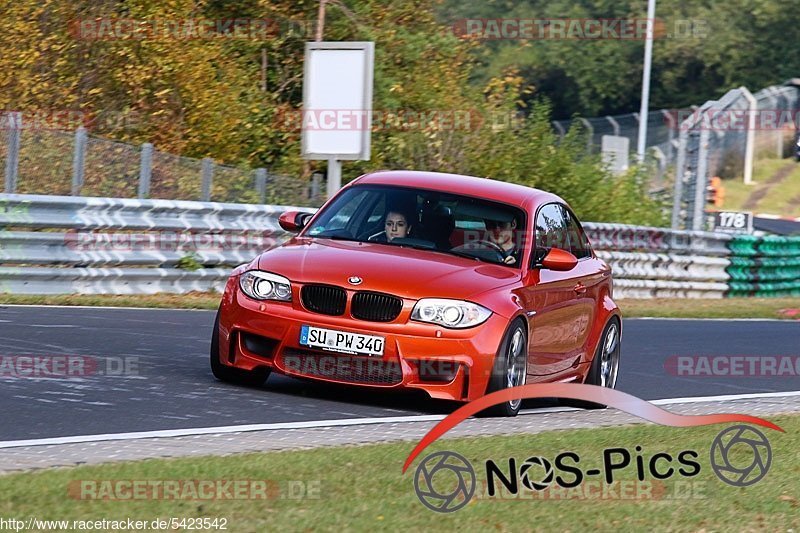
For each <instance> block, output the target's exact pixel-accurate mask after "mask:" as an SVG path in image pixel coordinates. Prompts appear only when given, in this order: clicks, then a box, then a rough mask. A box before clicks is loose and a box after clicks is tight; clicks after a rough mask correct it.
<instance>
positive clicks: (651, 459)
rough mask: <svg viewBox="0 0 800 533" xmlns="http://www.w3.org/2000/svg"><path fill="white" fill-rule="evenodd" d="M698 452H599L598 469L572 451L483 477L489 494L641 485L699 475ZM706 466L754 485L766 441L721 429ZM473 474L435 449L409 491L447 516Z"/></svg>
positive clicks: (494, 467)
mask: <svg viewBox="0 0 800 533" xmlns="http://www.w3.org/2000/svg"><path fill="white" fill-rule="evenodd" d="M698 458H699V454H698V453H697V452H696V451H694V450H683V451H681V452H679V453H676V454H670V453H666V452H658V453H655V454H644V453H643V451H642V447H640V446H636V447H635V452H631V451H630V450H628V449H626V448H607V449H605V450H603V455H602V461H601V463H602V467H601V468H582V465H581V458H580V457H579V456H578V454H576V453H575V452H562V453H560V454H558V455H557V456H556V457H555V459H554V460H550V459H548V458H546V457H541V456H534V457H529V458H527V459H526V460H525V461H522V462H517V461H516V460H515V459H514V458H510V459H508V462H507V463H501V464H498V463H495V462H494V461H492V460H487V461H486V462H485V475H486V482H487V485H488V494H489V496H494V495H495V493H496V489H497V488H503V489H505V490H506V491H509V492H511V493H513V494H517V493H518V492H519V491H521V490H529V491H544V490H548V489H549V488H551V487H555V486H557V487H560V488H562V489H572V488H575V487H577V486H579V485H580V484H581V483H583V482H584V481H585V480H587V479H590V478H591V477H592V476H598V478H600V479H602V480H603V481H604V482H605V483H606V484H608V485H611V484H612V483H614V481H615V479H614V477H615V473H616V472H619V471H624V470H626V469H629V468H630V469H632V470H635V471H636V476H637V478H638V479H639V480H640V481H644V480H645V479H646V478H648V477H652V478H654V479H659V480H663V479H667V478H669V477H672V476H682V477H693V476H696V475H698V474H699V473H700V470H701V466H700V463H699V462H697V461H696V459H698ZM710 460H711V468H712V470H713V471H714V473H715V474H716V476H717V477H718V478H719V479H720V480H722V481H723V482H725V483H727V484H729V485H733V486H735V487H747V486H750V485H753V484H755V483H758V482H759V481H761V480H762V479H763V478H764V476H766V475H767V472H768V471H769V469H770V466H771V465H772V448H771V446H770V444H769V440H768V439H767V437H766V435H764V434H763V433H762V432H761V431H759V430H758V429H756V428H754V427H752V426H747V425H737V426H732V427H729V428H727V429H725V430H723V431H721V432H720V433H719V434H718V435H717V436H716V438H714V440H713V442H712V444H711V450H710ZM476 486H477V475H476V472H475V468H474V467H473V466H472V464H471V463H470V462H469V461H468V460H467V459H466V458H465V457H464V456H463V455H460V454H458V453H455V452H451V451H440V452H436V453H432V454H430V455H428V456H427V457H425V458H424V459H423V460H422V461H421V462H420V463H419V465H418V466H417V470H416V473H415V476H414V490H415V491H416V493H417V497H418V498H419V500H420V502H422V504H423V505H425V506H426V507H427V508H428V509H431V510H432V511H436V512H439V513H451V512H454V511H457V510H459V509H461V508H462V507H464V506H465V505H467V504H468V503H469V502H470V500H472V498H473V497H474V495H475V490H476Z"/></svg>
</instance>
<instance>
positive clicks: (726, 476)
mask: <svg viewBox="0 0 800 533" xmlns="http://www.w3.org/2000/svg"><path fill="white" fill-rule="evenodd" d="M747 448H750V450H749V451H748V450H747ZM771 465H772V447H771V446H770V444H769V440H767V436H766V435H764V434H763V433H761V432H760V431H759V430H757V429H756V428H754V427H751V426H745V425H739V426H731V427H729V428H728V429H725V430H723V431H721V432H720V433H719V435H717V436H716V438H715V439H714V442H712V443H711V468H712V469H713V470H714V473H715V474H716V475H717V477H718V478H720V479H721V480H722V481H724V482H725V483H727V484H728V485H733V486H734V487H748V486H750V485H753V484H755V483H758V482H759V481H761V479H763V478H764V476H766V475H767V472H769V467H770V466H771Z"/></svg>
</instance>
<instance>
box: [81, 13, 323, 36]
mask: <svg viewBox="0 0 800 533" xmlns="http://www.w3.org/2000/svg"><path fill="white" fill-rule="evenodd" d="M315 29H316V21H314V20H289V19H281V18H233V19H201V18H185V19H132V18H92V19H75V20H71V21H70V22H69V24H68V30H69V33H70V34H71V35H72V37H73V38H75V39H78V40H83V41H130V40H133V41H194V40H245V41H267V40H270V39H275V38H276V37H290V36H295V37H311V36H313V35H314V34H315Z"/></svg>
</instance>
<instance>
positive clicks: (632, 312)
mask: <svg viewBox="0 0 800 533" xmlns="http://www.w3.org/2000/svg"><path fill="white" fill-rule="evenodd" d="M220 298H221V296H220V295H219V294H216V293H203V292H195V293H188V294H152V295H142V296H134V295H131V296H128V295H104V294H101V295H82V294H60V295H44V296H38V295H22V294H0V305H3V304H18V305H19V304H25V305H87V306H111V307H143V308H167V309H211V310H215V309H217V307H219V301H220ZM617 303H618V304H619V306H620V309H622V313H623V315H624V316H625V317H629V318H635V317H643V316H649V317H665V318H783V319H792V318H794V319H796V318H800V311H799V312H798V314H793V313H792V312H791V310H792V309H800V298H727V299H722V300H699V299H680V298H659V299H652V300H618V301H617ZM787 309H788V310H790V311H789V312H785V310H787Z"/></svg>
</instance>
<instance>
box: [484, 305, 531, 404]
mask: <svg viewBox="0 0 800 533" xmlns="http://www.w3.org/2000/svg"><path fill="white" fill-rule="evenodd" d="M512 366H513V368H512ZM527 370H528V333H527V331H526V329H525V323H524V322H523V321H522V320H519V319H517V320H515V321H514V322H512V323H511V326H509V328H508V330H507V331H506V334H505V335H504V336H503V340H502V341H501V342H500V347H499V348H498V350H497V354H496V355H495V358H494V366H493V368H492V376H491V378H490V379H489V385H488V386H487V388H486V394H489V393H492V392H497V391H500V390H504V389H508V388H511V387H516V386H519V385H524V384H525V378H526V376H527ZM521 405H522V400H514V401H510V402H503V403H501V404H498V405H494V406H492V407H490V408H488V409H486V410H484V411H483V412H481V415H482V416H517V414H518V413H519V409H520V406H521Z"/></svg>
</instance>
